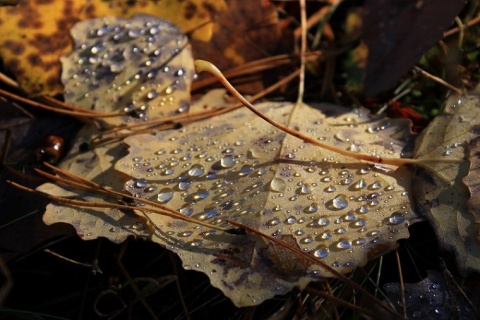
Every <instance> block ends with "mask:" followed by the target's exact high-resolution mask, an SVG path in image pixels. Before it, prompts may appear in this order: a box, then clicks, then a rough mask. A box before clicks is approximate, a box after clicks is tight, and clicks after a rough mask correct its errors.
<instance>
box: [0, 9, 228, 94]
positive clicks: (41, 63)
mask: <svg viewBox="0 0 480 320" xmlns="http://www.w3.org/2000/svg"><path fill="white" fill-rule="evenodd" d="M225 8H226V4H225V2H224V1H223V0H192V1H180V0H162V1H149V0H138V1H133V2H132V1H124V0H111V1H104V0H89V1H83V0H82V1H80V0H76V1H73V0H35V1H34V0H22V1H19V4H18V5H17V6H15V7H0V57H1V58H2V59H3V61H4V64H5V68H6V69H7V70H8V71H9V72H11V73H12V74H13V75H14V76H15V77H16V78H17V80H18V81H19V83H20V85H21V86H22V88H23V89H24V90H25V91H27V92H28V93H29V94H31V95H55V94H60V93H62V90H63V88H62V86H61V83H60V72H61V65H60V61H59V58H60V56H61V55H63V54H65V53H67V52H69V51H70V50H71V48H72V41H71V39H70V37H69V34H68V30H69V29H70V28H71V27H72V26H73V25H74V24H75V23H76V22H78V21H82V20H85V19H91V18H95V17H101V16H119V17H130V16H131V15H133V14H134V13H148V14H151V15H155V16H158V17H161V18H165V19H167V20H169V21H170V22H172V23H174V24H176V25H178V26H179V27H180V29H181V31H182V32H186V31H192V30H194V29H195V28H199V27H200V26H202V25H203V24H205V23H207V22H208V21H211V20H212V18H213V16H214V15H215V13H216V12H219V11H223V10H224V9H225ZM211 32H212V31H211V25H210V24H207V25H205V26H204V27H202V28H199V29H198V30H196V31H195V32H193V34H192V36H193V37H194V38H197V39H200V40H203V41H207V40H209V38H210V36H211Z"/></svg>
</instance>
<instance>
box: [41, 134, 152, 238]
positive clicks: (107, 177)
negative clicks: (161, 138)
mask: <svg viewBox="0 0 480 320" xmlns="http://www.w3.org/2000/svg"><path fill="white" fill-rule="evenodd" d="M96 133H97V132H92V128H91V127H90V126H88V127H85V128H84V129H82V131H80V132H79V134H78V136H77V138H76V139H75V142H74V145H73V147H72V150H71V151H70V153H69V154H68V155H67V156H66V157H65V160H64V161H63V162H62V163H61V165H60V166H59V167H60V168H63V169H65V170H67V171H69V172H71V173H73V174H76V175H78V176H80V177H83V178H85V179H88V180H90V181H92V182H95V183H98V184H100V185H102V186H105V187H109V188H112V189H114V190H121V189H122V186H123V185H124V184H125V182H126V181H128V180H129V177H128V176H127V175H125V174H122V173H120V172H118V171H115V170H113V163H114V162H115V161H116V160H117V159H118V158H120V157H122V156H124V155H125V153H126V149H125V147H124V146H123V145H122V144H121V143H114V144H109V145H106V146H100V147H97V148H95V149H94V150H87V151H85V150H83V149H84V148H85V144H86V143H88V141H89V140H90V138H91V137H92V136H93V135H94V134H96ZM37 190H39V191H42V192H46V193H49V194H52V195H55V196H61V197H68V198H71V199H76V200H84V201H90V202H97V203H107V201H106V200H105V199H104V197H103V196H102V195H101V194H98V193H93V192H87V191H78V190H75V191H73V190H72V189H71V188H68V187H64V186H62V185H59V184H53V183H45V184H43V185H41V186H40V187H38V188H37ZM43 221H44V222H45V223H46V224H47V225H50V224H53V223H57V222H65V223H69V224H71V225H72V226H73V227H74V228H75V229H76V231H77V233H78V235H79V236H80V237H81V238H83V239H85V240H88V239H95V238H98V237H106V238H108V239H110V240H111V241H113V242H117V243H120V242H122V241H124V240H125V239H126V238H127V237H128V236H130V235H136V236H140V237H142V236H143V237H146V236H148V235H149V233H150V231H149V230H148V228H147V227H146V221H145V220H144V219H142V218H140V217H139V216H137V215H136V214H135V213H133V211H130V212H128V211H121V210H119V209H111V208H106V209H105V208H79V207H77V206H73V205H72V206H69V205H65V204H59V203H55V202H52V203H50V204H49V205H48V206H47V208H46V210H45V214H44V215H43Z"/></svg>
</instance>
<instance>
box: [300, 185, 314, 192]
mask: <svg viewBox="0 0 480 320" xmlns="http://www.w3.org/2000/svg"><path fill="white" fill-rule="evenodd" d="M300 193H301V194H310V193H312V187H311V186H310V184H308V183H305V184H303V185H302V186H301V187H300Z"/></svg>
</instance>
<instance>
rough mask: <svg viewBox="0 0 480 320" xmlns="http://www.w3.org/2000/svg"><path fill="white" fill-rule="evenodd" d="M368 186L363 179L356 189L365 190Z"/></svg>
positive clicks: (356, 185)
mask: <svg viewBox="0 0 480 320" xmlns="http://www.w3.org/2000/svg"><path fill="white" fill-rule="evenodd" d="M366 186H367V183H366V182H365V180H363V179H360V180H359V181H358V182H357V184H355V189H357V190H360V189H363V188H365V187H366Z"/></svg>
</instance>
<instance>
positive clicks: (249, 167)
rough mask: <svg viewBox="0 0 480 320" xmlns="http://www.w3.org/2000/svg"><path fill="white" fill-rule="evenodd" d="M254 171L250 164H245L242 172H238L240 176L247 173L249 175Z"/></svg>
mask: <svg viewBox="0 0 480 320" xmlns="http://www.w3.org/2000/svg"><path fill="white" fill-rule="evenodd" d="M252 172H253V167H252V166H249V165H244V166H243V167H242V168H241V169H240V172H239V173H238V175H239V176H241V177H243V176H246V175H249V174H250V173H252Z"/></svg>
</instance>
